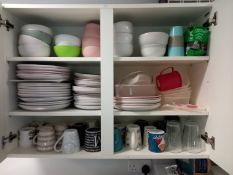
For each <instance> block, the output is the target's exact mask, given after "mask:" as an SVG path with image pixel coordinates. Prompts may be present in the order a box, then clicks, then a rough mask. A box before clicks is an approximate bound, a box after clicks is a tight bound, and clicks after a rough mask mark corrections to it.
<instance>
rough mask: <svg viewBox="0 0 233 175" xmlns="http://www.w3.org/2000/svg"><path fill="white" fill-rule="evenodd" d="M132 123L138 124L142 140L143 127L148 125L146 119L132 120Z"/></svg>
mask: <svg viewBox="0 0 233 175" xmlns="http://www.w3.org/2000/svg"><path fill="white" fill-rule="evenodd" d="M134 124H136V125H139V126H140V131H141V138H142V142H143V140H144V137H143V135H144V127H145V126H147V125H149V123H148V121H146V120H137V121H136V122H134Z"/></svg>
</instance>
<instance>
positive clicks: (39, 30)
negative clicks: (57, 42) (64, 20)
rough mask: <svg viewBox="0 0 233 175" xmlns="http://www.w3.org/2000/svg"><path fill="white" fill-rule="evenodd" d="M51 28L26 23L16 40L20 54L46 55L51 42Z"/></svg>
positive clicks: (48, 52)
mask: <svg viewBox="0 0 233 175" xmlns="http://www.w3.org/2000/svg"><path fill="white" fill-rule="evenodd" d="M52 35H53V34H52V30H51V29H50V28H48V27H46V26H43V25H38V24H27V25H24V26H23V27H22V28H21V33H20V36H19V41H18V50H19V54H20V56H24V57H48V56H49V55H50V45H51V42H52Z"/></svg>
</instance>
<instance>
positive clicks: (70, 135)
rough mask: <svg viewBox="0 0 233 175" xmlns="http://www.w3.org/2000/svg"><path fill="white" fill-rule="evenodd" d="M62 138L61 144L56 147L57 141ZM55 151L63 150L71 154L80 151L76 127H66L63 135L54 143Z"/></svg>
mask: <svg viewBox="0 0 233 175" xmlns="http://www.w3.org/2000/svg"><path fill="white" fill-rule="evenodd" d="M61 140H62V146H61V148H60V149H57V145H58V143H59V142H60V141H61ZM54 151H55V152H63V153H65V154H71V153H75V152H79V151H80V141H79V135H78V131H77V130H76V129H66V130H65V131H64V133H63V135H62V136H61V137H60V138H59V139H58V140H57V141H56V143H55V145H54Z"/></svg>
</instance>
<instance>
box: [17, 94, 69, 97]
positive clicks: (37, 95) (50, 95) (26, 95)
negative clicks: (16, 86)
mask: <svg viewBox="0 0 233 175" xmlns="http://www.w3.org/2000/svg"><path fill="white" fill-rule="evenodd" d="M18 96H19V97H67V96H70V93H65V94H64V93H54V94H26V93H24V94H23V93H18Z"/></svg>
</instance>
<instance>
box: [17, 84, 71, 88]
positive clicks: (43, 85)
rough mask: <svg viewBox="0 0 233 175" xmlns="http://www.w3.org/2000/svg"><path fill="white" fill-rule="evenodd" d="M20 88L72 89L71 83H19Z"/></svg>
mask: <svg viewBox="0 0 233 175" xmlns="http://www.w3.org/2000/svg"><path fill="white" fill-rule="evenodd" d="M17 85H18V87H20V88H23V87H25V88H26V87H51V88H53V87H64V88H71V84H70V83H18V84H17Z"/></svg>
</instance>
